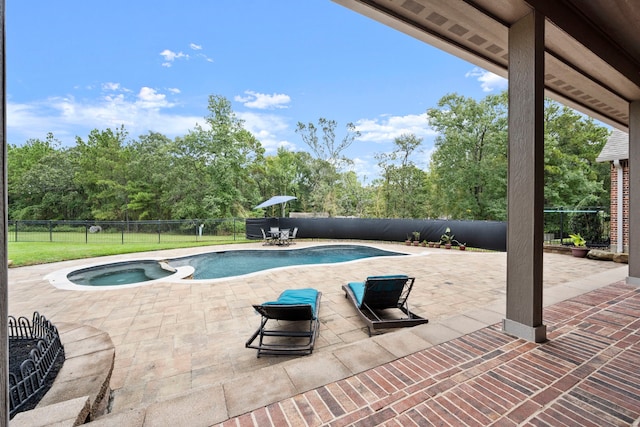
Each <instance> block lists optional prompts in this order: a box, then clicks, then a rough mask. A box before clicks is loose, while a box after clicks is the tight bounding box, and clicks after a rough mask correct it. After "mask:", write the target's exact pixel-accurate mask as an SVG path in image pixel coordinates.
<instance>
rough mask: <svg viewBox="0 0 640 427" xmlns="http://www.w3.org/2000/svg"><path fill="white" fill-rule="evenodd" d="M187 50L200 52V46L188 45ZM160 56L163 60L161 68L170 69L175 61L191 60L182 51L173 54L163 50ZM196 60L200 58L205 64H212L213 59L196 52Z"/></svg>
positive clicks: (168, 50) (170, 51)
mask: <svg viewBox="0 0 640 427" xmlns="http://www.w3.org/2000/svg"><path fill="white" fill-rule="evenodd" d="M189 49H191V50H195V51H201V50H202V45H199V44H195V43H189ZM160 56H162V57H163V58H164V62H163V63H162V66H163V67H167V68H169V67H171V66H172V65H173V63H174V62H175V61H177V60H181V59H185V60H188V59H191V56H190V55H189V54H188V53H184V52H182V51H180V52H174V51H172V50H171V49H165V50H163V51H162V52H160ZM195 57H196V58H202V59H204V60H205V61H207V62H213V59H211V58H209V57H208V56H207V55H205V54H204V53H202V52H198V53H197V54H195Z"/></svg>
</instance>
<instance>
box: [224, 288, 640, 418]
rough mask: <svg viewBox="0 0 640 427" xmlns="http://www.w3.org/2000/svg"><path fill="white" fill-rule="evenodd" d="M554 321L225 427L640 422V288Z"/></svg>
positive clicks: (437, 350) (481, 334) (285, 403)
mask: <svg viewBox="0 0 640 427" xmlns="http://www.w3.org/2000/svg"><path fill="white" fill-rule="evenodd" d="M545 322H546V324H547V327H548V337H549V339H550V340H549V341H548V342H547V343H544V344H534V343H529V342H526V341H524V340H520V339H515V338H512V337H509V336H507V335H505V334H503V333H501V332H500V331H499V328H498V326H497V325H495V326H492V327H488V328H484V329H481V330H478V331H476V332H473V333H470V334H467V335H464V336H462V337H460V338H457V339H454V340H452V341H448V342H446V343H443V344H440V345H437V346H434V347H431V348H428V349H426V350H423V351H419V352H417V353H414V354H412V355H410V356H407V357H403V358H400V359H398V360H395V361H393V362H390V363H387V364H384V365H381V366H379V367H377V368H374V369H370V370H367V371H365V372H362V373H360V374H357V375H354V376H351V377H348V378H345V379H343V380H340V381H337V382H334V383H330V384H328V385H326V386H323V387H319V388H317V389H314V390H311V391H308V392H305V393H302V394H298V395H296V396H293V397H291V398H289V399H285V400H282V401H280V402H277V403H274V404H271V405H269V406H267V407H264V408H260V409H257V410H255V411H252V412H250V413H247V414H244V415H242V416H239V417H236V418H232V419H230V420H228V421H227V422H224V423H223V424H220V425H221V426H224V427H228V426H229V427H230V426H249V425H255V426H267V425H272V426H282V425H291V426H303V425H308V426H321V425H327V426H336V427H337V426H345V425H355V426H372V425H387V426H410V425H418V426H431V425H434V426H449V425H450V426H459V425H467V426H487V425H494V426H516V425H525V426H594V427H599V426H627V425H631V424H633V423H634V422H636V423H637V422H638V419H639V417H640V334H639V329H640V289H639V288H637V287H635V286H630V285H626V284H624V283H622V282H620V283H615V284H612V285H609V286H606V287H604V288H601V289H598V290H595V291H592V292H589V293H586V294H584V295H582V296H578V297H575V298H572V299H570V300H567V301H564V302H560V303H557V304H555V305H553V306H550V307H548V308H546V309H545ZM257 380H258V379H257ZM257 382H258V383H259V381H257ZM261 386H264V387H268V384H263V385H261Z"/></svg>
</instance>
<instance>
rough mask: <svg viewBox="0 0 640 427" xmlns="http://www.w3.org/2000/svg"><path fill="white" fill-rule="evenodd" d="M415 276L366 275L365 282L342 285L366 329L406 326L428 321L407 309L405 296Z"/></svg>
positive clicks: (409, 291) (407, 294) (408, 292)
mask: <svg viewBox="0 0 640 427" xmlns="http://www.w3.org/2000/svg"><path fill="white" fill-rule="evenodd" d="M414 281H415V278H414V277H409V276H405V275H389V276H369V277H367V279H366V281H364V282H351V283H348V284H346V285H343V286H342V289H343V290H344V291H345V298H349V299H350V300H351V302H352V303H353V305H354V306H355V307H356V309H357V310H358V315H359V316H360V317H361V318H362V320H364V322H365V323H366V325H367V328H368V329H369V336H371V332H372V330H378V329H387V328H405V327H410V326H416V325H420V324H423V323H427V322H429V320H428V319H425V318H423V317H420V316H418V315H417V314H415V313H412V312H411V311H410V310H409V304H408V302H407V299H408V298H409V294H410V293H411V289H412V288H413V283H414Z"/></svg>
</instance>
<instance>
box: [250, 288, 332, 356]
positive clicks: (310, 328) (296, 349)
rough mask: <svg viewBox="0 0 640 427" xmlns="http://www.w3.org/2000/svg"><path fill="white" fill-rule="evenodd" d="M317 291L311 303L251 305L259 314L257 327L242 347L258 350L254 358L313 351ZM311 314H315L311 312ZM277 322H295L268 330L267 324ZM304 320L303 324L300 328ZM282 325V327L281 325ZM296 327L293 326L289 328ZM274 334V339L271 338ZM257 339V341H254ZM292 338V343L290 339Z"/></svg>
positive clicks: (316, 322)
mask: <svg viewBox="0 0 640 427" xmlns="http://www.w3.org/2000/svg"><path fill="white" fill-rule="evenodd" d="M321 296H322V293H321V292H318V293H317V295H316V299H315V306H314V307H313V308H312V306H311V305H310V304H274V303H269V304H261V305H253V308H254V309H255V310H256V311H257V312H258V313H259V314H260V315H261V316H262V317H261V320H260V327H259V328H258V329H257V330H256V331H255V332H254V334H253V335H252V336H251V338H249V339H248V340H247V342H246V343H245V347H246V348H252V349H256V350H258V354H257V357H260V356H262V355H270V356H290V355H294V356H300V355H307V354H311V353H313V346H314V345H315V342H316V337H317V336H318V330H319V329H320V321H319V317H318V313H319V310H320V298H321ZM314 313H315V315H314ZM269 321H272V322H271V324H272V323H278V324H279V323H280V321H287V322H295V323H296V325H291V324H289V325H282V324H281V325H280V326H281V327H280V328H278V329H269V328H270V327H271V326H269V327H268V326H267V323H268V322H269ZM305 323H306V327H300V326H301V325H304V324H305ZM282 326H285V327H282ZM295 326H297V327H298V328H297V329H294V328H293V327H295ZM273 337H275V340H274V339H272V338H273ZM256 339H258V342H257V343H255V344H254V342H255V341H256ZM267 341H268V342H267ZM294 341H295V342H294Z"/></svg>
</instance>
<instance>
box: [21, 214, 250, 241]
mask: <svg viewBox="0 0 640 427" xmlns="http://www.w3.org/2000/svg"><path fill="white" fill-rule="evenodd" d="M244 221H245V220H244V219H243V218H222V219H193V220H171V221H35V220H34V221H31V220H28V221H22V220H20V221H9V224H8V240H9V241H10V242H67V243H122V244H125V243H161V242H200V241H216V240H237V239H243V238H244V233H245V222H244Z"/></svg>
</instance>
